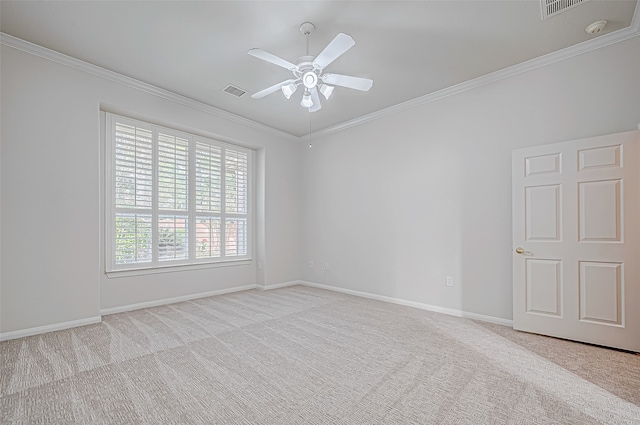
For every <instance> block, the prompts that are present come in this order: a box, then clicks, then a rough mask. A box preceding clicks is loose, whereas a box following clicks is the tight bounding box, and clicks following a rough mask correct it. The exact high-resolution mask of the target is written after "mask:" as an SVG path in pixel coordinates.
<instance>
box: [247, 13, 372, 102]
mask: <svg viewBox="0 0 640 425" xmlns="http://www.w3.org/2000/svg"><path fill="white" fill-rule="evenodd" d="M314 29H315V26H314V25H313V24H312V23H311V22H305V23H303V24H302V25H300V31H301V32H302V33H303V34H304V35H306V36H307V55H306V56H302V57H300V58H298V59H297V60H296V61H295V63H291V62H289V61H286V60H284V59H282V58H279V57H278V56H275V55H274V54H271V53H269V52H265V51H264V50H261V49H251V50H249V52H248V53H249V54H250V55H251V56H254V57H256V58H258V59H262V60H264V61H267V62H271V63H272V64H274V65H278V66H281V67H282V68H285V69H288V70H289V71H291V72H292V73H293V77H294V78H290V79H288V80H285V81H282V82H280V83H278V84H274V85H273V86H271V87H268V88H266V89H264V90H261V91H259V92H257V93H255V94H253V95H251V97H252V98H254V99H260V98H262V97H264V96H266V95H268V94H271V93H273V92H276V91H278V90H282V93H283V94H284V96H285V97H286V98H287V99H289V98H291V95H293V93H295V91H296V90H297V89H298V86H303V87H304V94H303V96H302V102H300V105H302V106H303V107H305V108H308V109H309V112H315V111H317V110H319V109H320V108H322V105H321V104H320V96H319V95H318V92H320V93H322V95H323V96H324V97H325V98H326V99H329V96H331V93H332V92H333V89H334V86H341V87H347V88H350V89H356V90H360V91H368V90H369V89H370V88H371V86H372V85H373V80H370V79H368V78H360V77H353V76H350V75H341V74H329V73H327V74H324V73H323V72H324V69H325V68H326V67H327V66H329V64H331V62H333V61H334V60H336V59H337V58H339V57H340V56H341V55H342V54H343V53H345V52H346V51H347V50H349V49H350V48H351V47H353V46H354V45H355V44H356V42H355V41H354V40H353V38H351V36H349V35H347V34H344V33H340V34H338V35H337V36H336V37H335V38H334V39H333V40H332V41H331V42H330V43H329V44H328V45H327V47H325V48H324V50H323V51H322V52H320V54H319V55H318V56H316V57H315V58H314V57H313V56H309V34H311V32H313V30H314Z"/></svg>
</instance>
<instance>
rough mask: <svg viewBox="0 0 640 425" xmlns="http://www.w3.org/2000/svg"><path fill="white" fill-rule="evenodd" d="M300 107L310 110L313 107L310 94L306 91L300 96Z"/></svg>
mask: <svg viewBox="0 0 640 425" xmlns="http://www.w3.org/2000/svg"><path fill="white" fill-rule="evenodd" d="M300 105H302V106H303V107H305V108H311V107H312V106H313V102H312V101H311V93H309V92H308V91H305V92H304V95H303V96H302V102H300Z"/></svg>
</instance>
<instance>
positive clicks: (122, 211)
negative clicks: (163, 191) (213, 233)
mask: <svg viewBox="0 0 640 425" xmlns="http://www.w3.org/2000/svg"><path fill="white" fill-rule="evenodd" d="M114 150H115V207H116V215H115V243H114V245H115V263H116V264H131V263H146V262H150V261H151V260H152V250H151V237H152V236H151V224H152V223H151V222H152V198H153V191H152V186H153V161H152V154H153V138H152V131H151V129H150V128H143V127H136V126H133V125H127V124H123V123H115V141H114Z"/></svg>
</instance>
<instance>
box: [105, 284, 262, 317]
mask: <svg viewBox="0 0 640 425" xmlns="http://www.w3.org/2000/svg"><path fill="white" fill-rule="evenodd" d="M256 287H257V286H256V285H245V286H238V287H236V288H228V289H219V290H217V291H209V292H200V293H197V294H189V295H183V296H180V297H173V298H164V299H161V300H153V301H145V302H143V303H137V304H127V305H123V306H120V307H111V308H103V309H100V314H101V315H102V316H107V315H109V314H116V313H123V312H125V311H133V310H140V309H141V308H149V307H157V306H159V305H166V304H173V303H179V302H182V301H190V300H195V299H197V298H206V297H213V296H214V295H223V294H230V293H232V292H240V291H246V290H248V289H256Z"/></svg>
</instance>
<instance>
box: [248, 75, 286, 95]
mask: <svg viewBox="0 0 640 425" xmlns="http://www.w3.org/2000/svg"><path fill="white" fill-rule="evenodd" d="M294 81H296V80H293V79H292V80H286V81H283V82H281V83H278V84H274V85H272V86H271V87H267V88H266V89H264V90H260V91H259V92H258V93H254V94H252V95H251V97H252V98H254V99H261V98H263V97H265V96H266V95H268V94H271V93H273V92H274V91H278V90H280V88H281V87H282V86H285V85H287V84H289V83H293V82H294Z"/></svg>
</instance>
